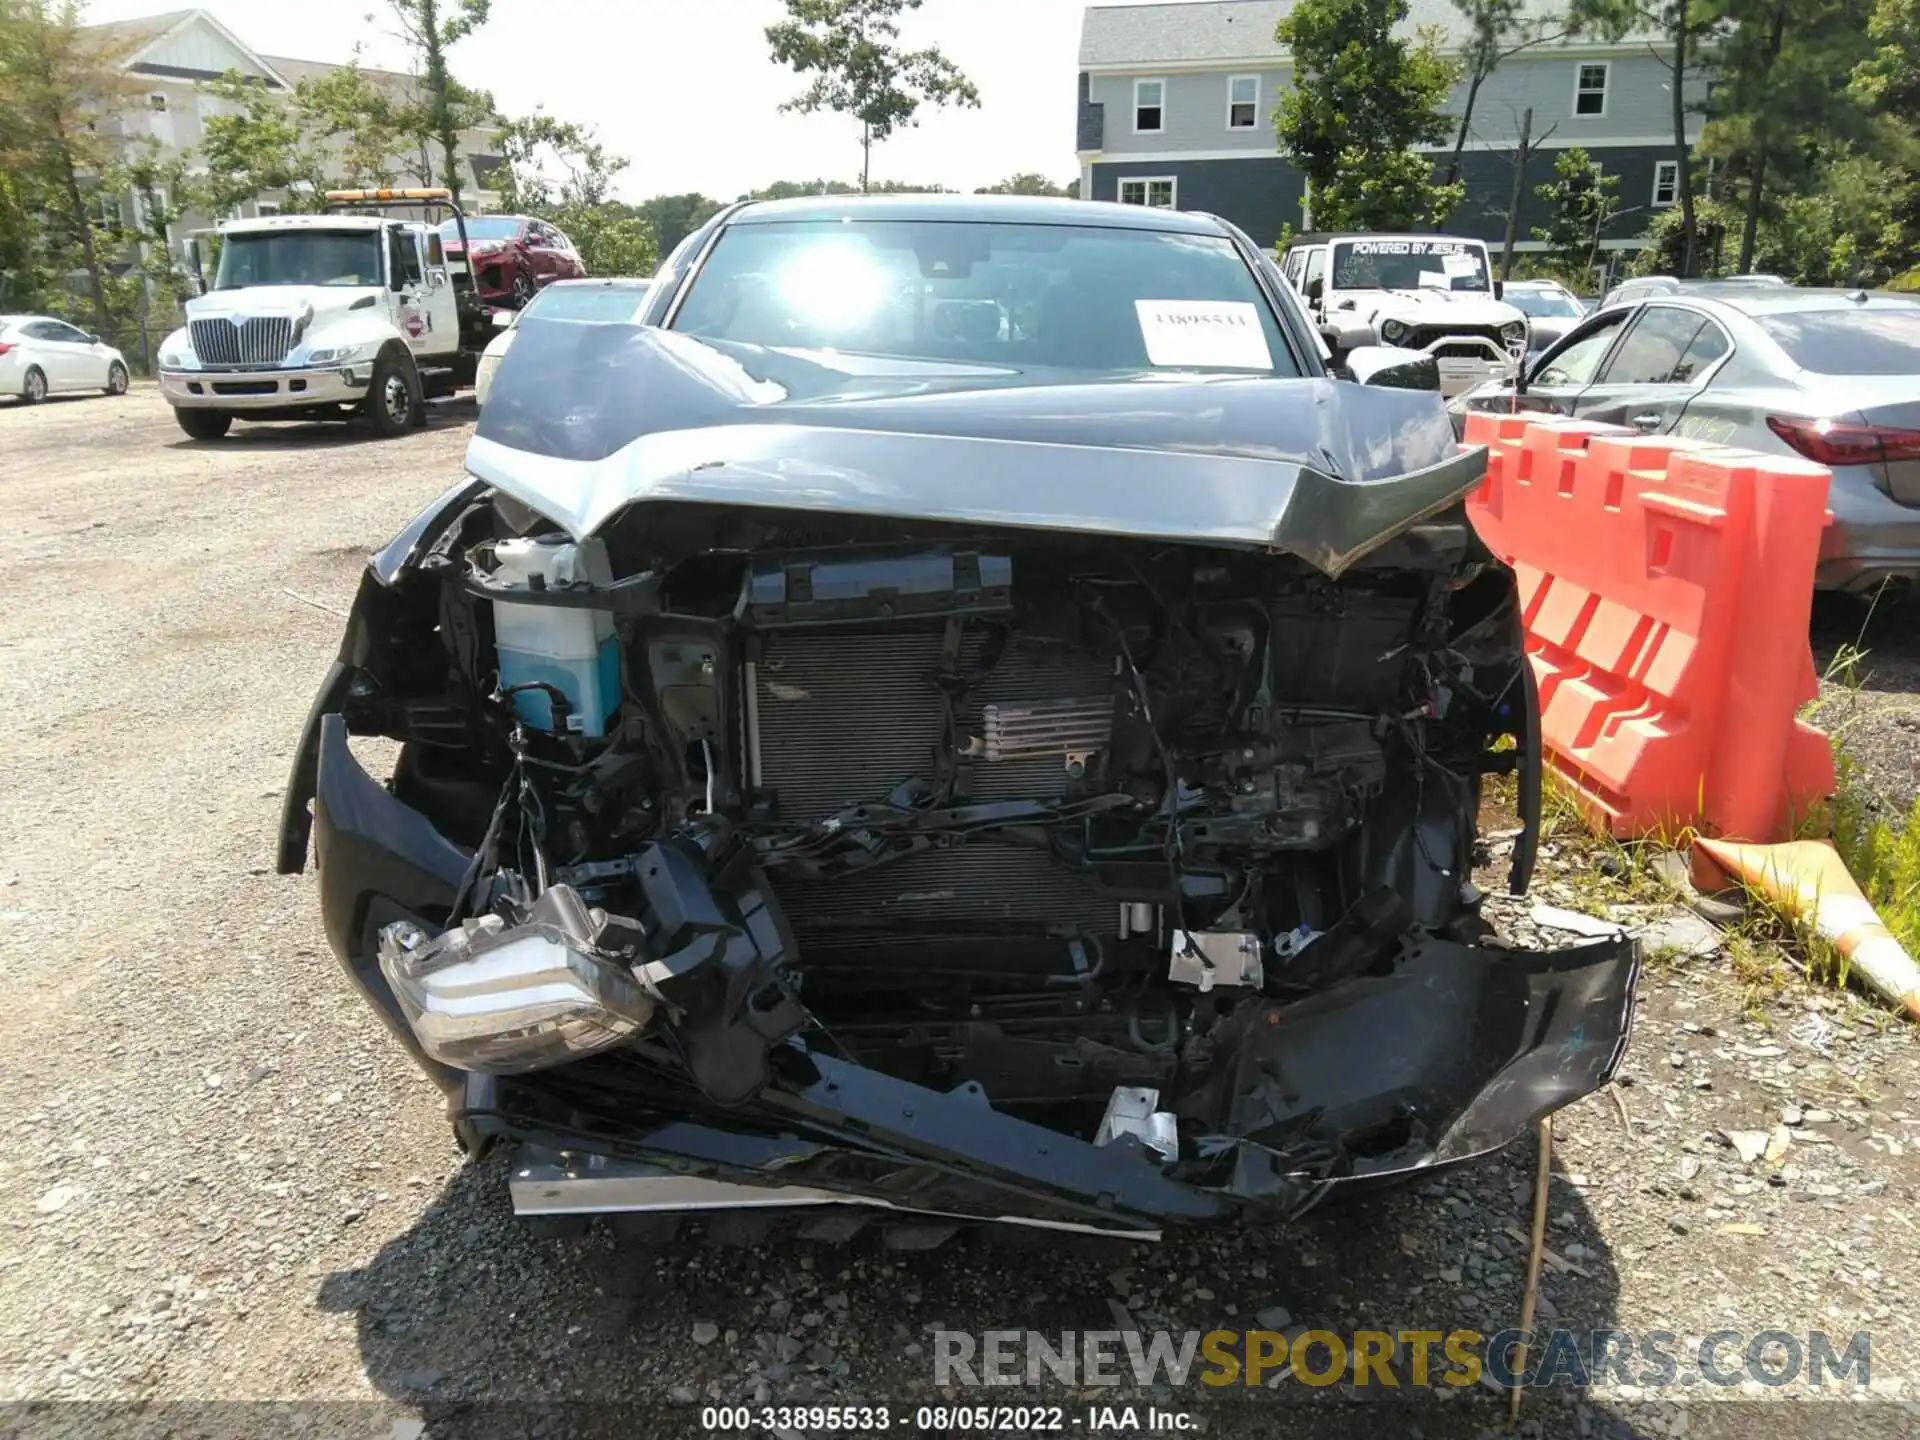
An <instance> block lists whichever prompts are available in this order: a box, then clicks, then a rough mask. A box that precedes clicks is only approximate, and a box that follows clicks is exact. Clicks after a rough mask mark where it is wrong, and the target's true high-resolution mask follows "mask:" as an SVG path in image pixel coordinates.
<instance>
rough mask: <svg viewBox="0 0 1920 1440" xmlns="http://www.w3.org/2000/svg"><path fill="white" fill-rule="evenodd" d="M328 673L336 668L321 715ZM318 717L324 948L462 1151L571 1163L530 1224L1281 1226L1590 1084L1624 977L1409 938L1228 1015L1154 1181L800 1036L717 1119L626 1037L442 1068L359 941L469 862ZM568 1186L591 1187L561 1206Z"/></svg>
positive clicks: (1518, 1125) (1153, 1164) (1494, 1134)
mask: <svg viewBox="0 0 1920 1440" xmlns="http://www.w3.org/2000/svg"><path fill="white" fill-rule="evenodd" d="M343 668H344V667H343ZM340 684H341V681H340V680H339V679H338V678H337V677H335V678H334V680H333V684H332V685H330V686H329V688H328V691H326V692H323V697H322V703H324V702H325V699H326V696H327V695H328V694H329V693H332V694H337V693H338V688H337V687H338V686H339V685H340ZM315 708H316V714H315V717H314V723H313V724H312V726H311V727H310V730H309V739H310V740H311V744H312V767H313V768H312V773H313V785H314V790H313V794H314V805H313V828H314V844H315V848H316V849H317V851H318V856H319V862H320V898H321V908H322V914H323V918H324V921H325V925H326V930H327V938H328V941H329V943H330V944H331V945H332V947H333V950H334V953H335V954H336V956H337V957H338V958H339V960H340V963H341V965H342V967H343V969H344V970H345V972H346V975H347V978H348V980H349V981H350V983H352V984H353V986H354V987H355V988H356V989H358V990H359V991H361V993H362V994H363V995H364V996H365V997H366V998H367V1000H368V1002H369V1003H370V1004H371V1005H372V1006H373V1007H374V1009H375V1010H376V1011H378V1012H379V1014H380V1015H381V1017H382V1018H383V1019H384V1020H385V1021H386V1023H387V1025H388V1027H389V1028H390V1029H391V1030H393V1032H394V1034H395V1037H396V1038H397V1039H398V1040H399V1041H400V1042H401V1044H402V1045H404V1046H405V1047H406V1048H407V1049H408V1050H409V1052H410V1053H412V1054H413V1055H414V1057H415V1059H416V1060H417V1061H418V1062H419V1063H420V1064H421V1066H422V1068H423V1069H425V1070H426V1071H427V1072H428V1073H429V1074H430V1075H432V1076H433V1077H434V1078H435V1079H436V1080H437V1081H439V1083H440V1084H441V1085H442V1087H443V1089H445V1091H446V1092H447V1095H448V1100H449V1107H450V1110H451V1112H452V1116H453V1120H454V1123H455V1126H456V1129H457V1130H458V1132H459V1133H460V1135H461V1137H462V1140H463V1141H464V1143H466V1144H467V1145H468V1146H469V1148H476V1149H477V1148H482V1147H484V1146H486V1145H488V1144H491V1143H496V1142H500V1141H508V1142H519V1143H521V1144H523V1145H530V1146H533V1147H544V1148H546V1149H548V1150H550V1151H561V1150H564V1151H567V1152H569V1154H570V1155H571V1157H572V1158H571V1159H570V1160H568V1161H567V1162H566V1165H567V1166H570V1167H572V1170H568V1169H567V1168H564V1167H563V1168H560V1169H555V1168H553V1165H552V1164H551V1163H549V1164H548V1165H547V1168H546V1169H544V1170H542V1171H540V1172H539V1175H538V1180H539V1183H538V1185H523V1186H521V1187H519V1192H520V1193H522V1194H523V1195H524V1196H526V1197H529V1198H527V1199H526V1202H525V1203H526V1205H527V1206H528V1207H530V1208H531V1209H532V1211H534V1212H535V1213H563V1212H568V1213H580V1212H583V1211H589V1210H595V1211H597V1210H647V1209H653V1208H679V1207H678V1206H670V1205H668V1204H667V1202H665V1201H663V1200H662V1199H661V1198H660V1197H661V1195H662V1194H663V1193H664V1192H662V1191H660V1190H659V1189H658V1187H653V1188H651V1189H650V1188H649V1186H648V1184H647V1183H646V1182H647V1181H648V1180H649V1179H658V1178H659V1177H661V1176H662V1175H667V1174H670V1175H672V1176H675V1177H681V1178H683V1179H684V1178H686V1177H696V1178H699V1179H702V1180H707V1181H712V1182H715V1183H716V1184H717V1185H718V1186H720V1187H722V1188H721V1189H718V1190H712V1189H710V1190H708V1191H706V1192H704V1193H705V1194H707V1195H708V1196H713V1195H720V1196H723V1197H724V1196H726V1195H728V1194H729V1193H730V1192H728V1191H727V1190H726V1189H725V1188H724V1187H727V1186H747V1187H753V1188H754V1189H755V1190H757V1191H761V1192H765V1193H766V1200H765V1202H764V1203H770V1204H780V1203H793V1204H820V1203H826V1200H823V1198H822V1197H823V1196H825V1197H826V1199H828V1200H830V1199H833V1198H839V1199H844V1200H846V1201H848V1202H851V1203H863V1204H869V1205H883V1206H889V1207H893V1208H897V1209H903V1210H913V1211H922V1212H931V1213H936V1214H941V1215H948V1216H962V1217H967V1218H973V1219H982V1220H1014V1221H1020V1222H1024V1223H1029V1224H1038V1225H1059V1226H1067V1227H1070V1228H1091V1229H1098V1230H1102V1231H1106V1232H1110V1233H1119V1234H1133V1235H1139V1236H1145V1235H1148V1234H1151V1233H1152V1232H1155V1231H1157V1230H1158V1229H1160V1228H1161V1227H1162V1226H1164V1225H1167V1224H1170V1223H1194V1222H1204V1221H1208V1220H1214V1219H1220V1218H1223V1217H1225V1216H1226V1215H1228V1214H1230V1213H1232V1212H1233V1211H1235V1210H1237V1209H1240V1208H1243V1207H1253V1208H1255V1209H1258V1210H1262V1211H1267V1212H1269V1213H1274V1214H1276V1215H1282V1216H1285V1215H1296V1214H1299V1213H1301V1212H1303V1211H1305V1210H1307V1209H1310V1208H1312V1207H1313V1206H1314V1205H1316V1204H1318V1203H1320V1202H1321V1201H1322V1200H1323V1199H1325V1198H1326V1197H1327V1196H1328V1195H1329V1194H1331V1193H1332V1192H1334V1191H1336V1190H1338V1189H1340V1188H1341V1187H1343V1186H1361V1185H1365V1184H1368V1183H1370V1182H1376V1181H1379V1180H1382V1179H1384V1178H1388V1177H1391V1176H1394V1175H1401V1174H1405V1173H1407V1172H1410V1171H1417V1170H1422V1169H1428V1168H1433V1167H1437V1166H1445V1165H1451V1164H1456V1163H1459V1162H1461V1161H1464V1160H1469V1159H1472V1158H1473V1157H1475V1156H1477V1155H1482V1154H1485V1153H1487V1152H1488V1151H1491V1150H1495V1149H1498V1148H1500V1147H1501V1146H1503V1145H1505V1144H1507V1143H1509V1142H1511V1141H1513V1140H1515V1139H1517V1138H1519V1137H1520V1136H1522V1135H1524V1134H1525V1133H1526V1132H1527V1131H1528V1129H1529V1128H1530V1127H1531V1126H1532V1125H1533V1123H1534V1122H1535V1121H1536V1120H1537V1119H1538V1118H1539V1117H1540V1116H1542V1115H1545V1114H1547V1113H1549V1112H1551V1111H1553V1110H1556V1109H1558V1108H1560V1107H1562V1106H1564V1105H1566V1104H1568V1103H1570V1102H1571V1101H1574V1100H1577V1099H1579V1098H1580V1097H1581V1096H1583V1095H1586V1094H1589V1093H1591V1092H1592V1091H1593V1090H1595V1089H1597V1088H1599V1087H1600V1086H1602V1085H1604V1084H1605V1083H1606V1082H1607V1081H1608V1080H1609V1079H1610V1078H1611V1077H1612V1075H1613V1072H1614V1069H1615V1067H1616V1066H1617V1065H1618V1064H1619V1061H1620V1057H1621V1055H1622V1054H1623V1053H1624V1051H1625V1048H1626V1044H1627V1037H1628V1031H1629V1027H1630V1023H1631V1016H1632V1006H1633V991H1634V985H1635V981H1636V979H1637V976H1638V971H1639V952H1638V948H1637V946H1636V945H1635V944H1634V943H1633V942H1632V941H1629V940H1626V939H1620V940H1604V941H1597V942H1594V943H1592V944H1587V945H1582V946H1578V947H1575V948H1572V949H1568V950H1560V951H1550V952H1531V951H1517V950H1505V949H1498V948H1493V947H1487V946H1467V945H1461V944H1456V943H1453V942H1449V941H1443V940H1439V939H1435V938H1431V937H1429V938H1425V939H1422V940H1418V941H1416V942H1415V943H1414V944H1413V945H1412V947H1411V949H1410V951H1409V953H1408V954H1407V956H1406V957H1405V958H1404V959H1403V960H1402V961H1401V962H1400V963H1399V965H1398V967H1397V968H1396V970H1395V971H1394V973H1393V974H1392V975H1391V976H1388V977H1385V978H1367V979H1361V980H1355V981H1351V982H1348V983H1346V984H1344V985H1341V986H1338V987H1336V988H1334V989H1332V990H1328V991H1326V992H1323V993H1321V994H1317V995H1315V996H1313V997H1311V998H1309V999H1307V1000H1304V1001H1300V1002H1298V1003H1292V1004H1285V1003H1281V1002H1278V1001H1264V1002H1258V1003H1251V1004H1248V1005H1247V1006H1246V1007H1245V1008H1244V1009H1243V1011H1242V1013H1241V1015H1240V1017H1239V1019H1238V1021H1237V1023H1236V1026H1235V1028H1234V1030H1233V1031H1232V1033H1231V1034H1230V1035H1229V1037H1228V1038H1227V1040H1226V1042H1225V1043H1224V1045H1223V1047H1222V1050H1221V1053H1220V1054H1219V1055H1218V1056H1217V1058H1216V1061H1215V1064H1214V1067H1213V1079H1212V1081H1211V1082H1210V1088H1209V1089H1208V1090H1206V1091H1203V1092H1201V1093H1200V1094H1198V1095H1196V1096H1193V1097H1190V1098H1189V1100H1188V1101H1187V1104H1186V1108H1187V1109H1188V1110H1189V1111H1191V1112H1193V1113H1194V1114H1199V1113H1202V1112H1205V1113H1208V1114H1213V1115H1225V1116H1226V1117H1227V1122H1226V1123H1225V1124H1224V1125H1223V1126H1220V1127H1219V1129H1220V1132H1221V1133H1218V1134H1207V1133H1200V1131H1199V1130H1197V1129H1196V1126H1195V1124H1194V1122H1192V1121H1191V1120H1190V1121H1189V1122H1188V1123H1187V1124H1186V1125H1184V1126H1183V1131H1184V1132H1185V1134H1186V1137H1187V1143H1186V1144H1185V1145H1184V1146H1183V1158H1182V1159H1181V1160H1180V1161H1179V1162H1178V1163H1176V1164H1174V1165H1172V1166H1162V1165H1161V1164H1160V1163H1158V1161H1157V1160H1156V1158H1155V1157H1154V1156H1153V1155H1152V1154H1151V1152H1149V1151H1147V1150H1146V1149H1145V1148H1144V1147H1142V1146H1141V1145H1140V1144H1139V1143H1138V1141H1137V1140H1135V1139H1133V1138H1132V1137H1121V1138H1120V1139H1118V1140H1116V1141H1115V1142H1114V1143H1112V1144H1109V1145H1106V1146H1096V1145H1093V1144H1092V1143H1090V1142H1088V1141H1085V1140H1080V1139H1076V1138H1074V1137H1072V1136H1068V1135H1062V1134H1060V1133H1058V1132H1056V1131H1053V1130H1049V1129H1046V1128H1043V1127H1040V1126H1037V1125H1033V1124H1030V1123H1028V1122H1026V1121H1023V1120H1019V1119H1016V1118H1014V1117H1013V1116H1010V1115H1006V1114H1003V1113H1001V1112H999V1111H997V1110H995V1109H994V1108H993V1106H992V1103H991V1100H990V1097H988V1096H987V1095H986V1094H985V1093H984V1092H982V1091H980V1090H979V1089H978V1088H977V1087H971V1086H963V1087H961V1088H960V1089H957V1090H953V1091H949V1092H944V1093H943V1092H939V1091H934V1090H931V1089H928V1088H925V1087H923V1086H919V1085H914V1084H911V1083H908V1082H906V1081H902V1080H897V1079H894V1078H892V1077H890V1076H887V1075H884V1074H880V1073H878V1072H876V1071H873V1070H869V1069H865V1068H863V1067H861V1066H859V1065H855V1064H853V1063H851V1062H849V1061H847V1060H844V1059H839V1058H836V1057H833V1056H828V1055H823V1054H818V1053H812V1052H810V1051H809V1050H808V1049H806V1048H805V1047H804V1046H803V1045H802V1044H800V1043H798V1042H793V1043H789V1044H788V1045H787V1046H785V1047H783V1048H782V1049H780V1050H779V1051H777V1052H776V1055H775V1066H774V1074H773V1079H772V1082H771V1083H770V1084H769V1085H768V1086H767V1087H766V1088H765V1089H764V1090H763V1091H761V1092H760V1094H759V1095H758V1096H757V1097H755V1098H754V1099H753V1100H752V1101H751V1102H750V1103H747V1104H744V1105H738V1106H731V1107H719V1106H715V1105H713V1104H712V1103H711V1102H708V1101H706V1100H705V1099H703V1098H702V1097H701V1095H700V1093H699V1091H698V1089H697V1088H695V1087H694V1086H692V1085H691V1084H690V1083H688V1082H687V1080H686V1077H685V1075H684V1073H683V1072H681V1071H679V1070H678V1069H677V1066H676V1060H675V1057H674V1056H673V1055H672V1054H671V1053H670V1052H668V1051H666V1050H664V1049H661V1048H658V1047H654V1046H650V1045H648V1044H646V1043H644V1042H642V1043H641V1044H638V1045H636V1046H633V1047H631V1048H627V1049H622V1050H618V1051H614V1052H610V1053H607V1054H603V1055H600V1056H596V1057H593V1058H590V1059H586V1060H582V1061H578V1062H575V1063H572V1064H568V1065H564V1066H560V1067H558V1068H555V1069H553V1070H549V1071H542V1072H539V1073H537V1074H531V1075H521V1076H504V1077H496V1076H481V1075H473V1074H465V1073H462V1072H459V1071H453V1070H449V1069H447V1068H446V1067H443V1066H439V1065H436V1064H434V1063H433V1062H431V1061H429V1060H428V1059H427V1058H426V1057H425V1056H424V1055H423V1054H422V1053H421V1051H420V1048H419V1045H418V1043H417V1041H416V1040H415V1039H414V1036H413V1034H412V1032H411V1030H410V1029H409V1027H408V1026H407V1024H406V1022H405V1020H404V1018H403V1017H402V1014H401V1012H400V1008H399V1006H398V1004H397V1003H396V1001H395V1000H394V997H393V994H392V992H391V990H390V989H389V988H388V986H387V984H386V981H385V978H384V977H383V976H382V975H381V973H380V968H379V963H378V960H377V955H376V950H377V938H376V937H377V935H378V932H379V929H380V927H381V926H382V925H384V924H387V923H390V922H391V921H393V920H395V919H400V918H406V917H414V918H417V919H420V920H421V921H423V922H425V923H428V924H431V923H433V922H434V920H435V918H436V917H437V916H438V915H440V914H443V913H444V911H445V908H446V906H447V905H448V904H449V903H450V902H451V900H452V898H453V894H454V891H455V889H456V887H457V886H458V885H459V883H460V878H461V875H462V874H463V873H464V871H465V868H466V865H467V861H468V856H467V853H466V852H465V851H464V850H462V849H460V848H459V847H458V846H455V845H453V844H452V843H450V842H449V841H447V840H446V839H445V838H444V837H442V836H441V835H440V834H439V833H438V832H437V831H435V829H434V828H433V826H432V825H431V824H430V823H429V822H428V821H427V820H426V818H425V817H424V816H422V815H421V814H419V813H418V812H417V811H415V810H413V809H410V808H409V807H408V806H406V805H404V804H402V803H400V802H399V801H398V800H395V799H394V798H393V797H392V796H391V795H390V794H388V792H387V791H386V789H385V788H384V787H383V786H381V785H380V784H378V783H377V782H375V781H374V780H373V779H372V778H371V777H370V776H368V775H367V774H366V772H365V771H364V770H363V769H361V767H360V766H359V764H358V763H357V762H356V761H355V760H354V758H353V756H352V754H351V752H350V751H349V750H348V748H347V739H346V726H345V722H344V721H343V720H342V718H341V717H340V716H339V715H337V714H330V713H326V712H325V711H324V710H322V709H321V706H320V705H319V704H317V705H316V707H315ZM297 772H298V767H296V773H297ZM879 963H884V962H879ZM594 1157H599V1158H597V1159H596V1158H594ZM575 1171H577V1172H578V1173H573V1172H575ZM575 1179H578V1180H582V1181H592V1182H594V1185H593V1186H589V1187H587V1188H584V1189H579V1190H572V1191H570V1190H569V1189H568V1188H567V1186H568V1183H569V1181H571V1180H575ZM611 1179H617V1180H619V1181H620V1182H621V1184H620V1185H618V1186H609V1184H608V1183H607V1182H608V1181H609V1180H611ZM596 1187H597V1188H596ZM782 1188H787V1189H789V1190H790V1191H791V1195H790V1199H789V1200H782V1199H781V1198H780V1191H781V1189H782ZM681 1189H682V1190H684V1189H685V1187H684V1186H683V1187H681ZM737 1199H738V1197H737V1195H736V1196H734V1199H733V1200H728V1201H726V1202H725V1203H726V1204H728V1205H729V1207H730V1206H731V1205H732V1204H734V1203H736V1202H737ZM682 1203H685V1202H684V1196H683V1202H682ZM713 1203H722V1202H720V1201H714V1202H713Z"/></svg>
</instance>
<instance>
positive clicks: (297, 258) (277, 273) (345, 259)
mask: <svg viewBox="0 0 1920 1440" xmlns="http://www.w3.org/2000/svg"><path fill="white" fill-rule="evenodd" d="M382 283H383V281H382V280H381V277H380V232H379V231H378V230H270V231H255V232H252V233H242V234H238V235H225V236H222V237H221V244H220V268H219V270H218V271H217V272H216V273H215V275H214V280H213V288H214V289H216V290H238V289H240V288H241V287H242V286H245V285H379V284H382Z"/></svg>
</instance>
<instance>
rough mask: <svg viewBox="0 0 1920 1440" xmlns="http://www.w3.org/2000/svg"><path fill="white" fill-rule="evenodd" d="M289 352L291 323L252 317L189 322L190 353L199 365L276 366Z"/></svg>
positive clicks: (280, 318)
mask: <svg viewBox="0 0 1920 1440" xmlns="http://www.w3.org/2000/svg"><path fill="white" fill-rule="evenodd" d="M291 349H293V319H292V317H291V316H287V315H255V316H251V317H249V318H248V319H245V320H242V321H241V322H240V323H239V324H238V325H236V324H234V323H233V321H232V320H228V319H218V320H196V321H194V322H193V353H194V354H195V355H196V356H198V357H199V359H200V363H201V364H202V365H278V364H280V362H281V361H283V360H285V359H286V358H287V352H288V351H289V350H291Z"/></svg>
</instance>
